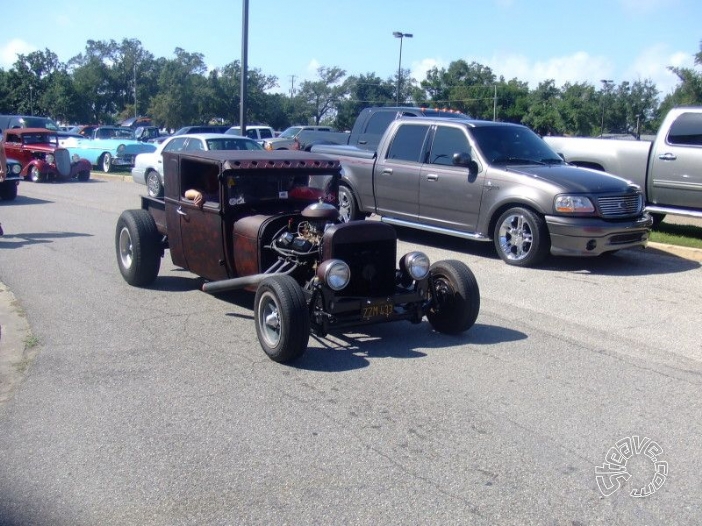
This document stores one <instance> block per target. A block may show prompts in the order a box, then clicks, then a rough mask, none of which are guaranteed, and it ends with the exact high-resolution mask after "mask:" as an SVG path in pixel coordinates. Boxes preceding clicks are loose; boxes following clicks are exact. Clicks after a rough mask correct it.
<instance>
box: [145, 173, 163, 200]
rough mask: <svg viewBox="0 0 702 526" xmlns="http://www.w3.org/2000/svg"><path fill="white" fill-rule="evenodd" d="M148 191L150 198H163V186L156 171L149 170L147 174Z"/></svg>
mask: <svg viewBox="0 0 702 526" xmlns="http://www.w3.org/2000/svg"><path fill="white" fill-rule="evenodd" d="M146 191H147V193H148V194H149V197H163V185H162V184H161V180H160V179H159V177H158V172H157V171H156V170H149V173H147V174H146Z"/></svg>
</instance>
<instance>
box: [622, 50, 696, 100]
mask: <svg viewBox="0 0 702 526" xmlns="http://www.w3.org/2000/svg"><path fill="white" fill-rule="evenodd" d="M669 66H674V67H679V68H693V67H694V58H693V56H692V55H691V54H690V53H683V52H680V51H678V52H672V51H670V50H669V49H668V46H666V45H665V44H657V45H654V46H651V47H649V48H647V49H645V50H643V51H642V52H641V53H640V54H639V56H638V57H636V59H635V60H634V63H633V64H632V65H631V66H630V67H629V68H628V69H627V70H626V71H625V72H624V75H625V77H626V78H625V80H629V81H634V80H645V79H651V80H652V81H653V83H654V84H655V85H656V87H657V88H658V91H660V94H661V96H665V95H668V94H669V93H670V92H672V91H673V90H674V89H675V88H676V87H677V86H678V84H679V82H680V79H679V78H678V77H677V75H675V73H672V72H671V71H669V70H668V67H669Z"/></svg>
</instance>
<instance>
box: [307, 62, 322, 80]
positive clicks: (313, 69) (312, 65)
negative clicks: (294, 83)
mask: <svg viewBox="0 0 702 526" xmlns="http://www.w3.org/2000/svg"><path fill="white" fill-rule="evenodd" d="M320 66H321V64H320V63H319V61H318V60H317V59H316V58H313V59H312V60H310V62H309V63H308V64H307V68H306V70H307V71H308V72H309V73H311V74H312V75H313V76H316V75H317V70H318V69H319V67H320Z"/></svg>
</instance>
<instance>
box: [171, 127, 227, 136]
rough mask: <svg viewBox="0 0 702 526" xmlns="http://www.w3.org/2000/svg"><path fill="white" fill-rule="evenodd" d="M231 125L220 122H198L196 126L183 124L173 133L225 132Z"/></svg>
mask: <svg viewBox="0 0 702 526" xmlns="http://www.w3.org/2000/svg"><path fill="white" fill-rule="evenodd" d="M228 129H229V126H226V125H225V126H223V125H219V124H198V125H195V126H183V127H182V128H180V129H178V130H176V131H175V132H174V133H173V135H185V134H186V133H224V132H226V131H227V130H228Z"/></svg>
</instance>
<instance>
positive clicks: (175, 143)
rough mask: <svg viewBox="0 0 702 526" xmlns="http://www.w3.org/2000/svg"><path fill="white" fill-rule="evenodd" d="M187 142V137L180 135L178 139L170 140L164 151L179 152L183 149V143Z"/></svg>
mask: <svg viewBox="0 0 702 526" xmlns="http://www.w3.org/2000/svg"><path fill="white" fill-rule="evenodd" d="M184 143H185V137H179V138H177V139H173V140H172V141H171V142H169V143H168V144H167V145H166V146H165V147H164V148H163V151H164V152H179V151H180V150H182V149H183V144H184Z"/></svg>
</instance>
